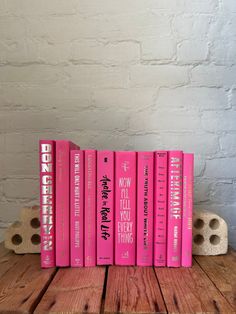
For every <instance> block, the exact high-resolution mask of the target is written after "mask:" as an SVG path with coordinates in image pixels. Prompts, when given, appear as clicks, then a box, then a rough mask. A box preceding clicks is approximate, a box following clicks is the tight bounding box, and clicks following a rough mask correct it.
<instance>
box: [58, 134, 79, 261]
mask: <svg viewBox="0 0 236 314" xmlns="http://www.w3.org/2000/svg"><path fill="white" fill-rule="evenodd" d="M75 148H76V145H75V144H73V143H71V142H69V141H65V140H58V141H56V266H61V267H63V266H69V265H70V150H71V149H75Z"/></svg>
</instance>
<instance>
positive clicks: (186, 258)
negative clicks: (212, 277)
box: [182, 153, 194, 267]
mask: <svg viewBox="0 0 236 314" xmlns="http://www.w3.org/2000/svg"><path fill="white" fill-rule="evenodd" d="M193 165H194V155H193V154H186V153H184V154H183V221H182V266H184V267H191V266H192V215H193V176H194V175H193V171H194V166H193Z"/></svg>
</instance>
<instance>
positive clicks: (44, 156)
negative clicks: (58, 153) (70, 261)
mask: <svg viewBox="0 0 236 314" xmlns="http://www.w3.org/2000/svg"><path fill="white" fill-rule="evenodd" d="M39 166H40V236H41V267H42V268H49V267H54V266H55V141H51V140H40V141H39Z"/></svg>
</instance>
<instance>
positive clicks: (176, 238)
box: [167, 151, 183, 267]
mask: <svg viewBox="0 0 236 314" xmlns="http://www.w3.org/2000/svg"><path fill="white" fill-rule="evenodd" d="M182 166H183V152H182V151H170V152H168V222H167V224H168V232H167V234H168V237H167V266H168V267H180V266H181V241H182V198H183V193H182Z"/></svg>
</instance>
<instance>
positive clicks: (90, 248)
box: [84, 150, 97, 266]
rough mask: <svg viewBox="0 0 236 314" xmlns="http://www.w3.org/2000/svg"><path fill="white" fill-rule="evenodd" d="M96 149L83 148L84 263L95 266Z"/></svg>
mask: <svg viewBox="0 0 236 314" xmlns="http://www.w3.org/2000/svg"><path fill="white" fill-rule="evenodd" d="M96 159H97V152H96V150H85V155H84V164H85V167H84V168H85V188H84V189H85V204H84V258H85V261H84V264H85V266H96V233H97V232H96Z"/></svg>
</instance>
